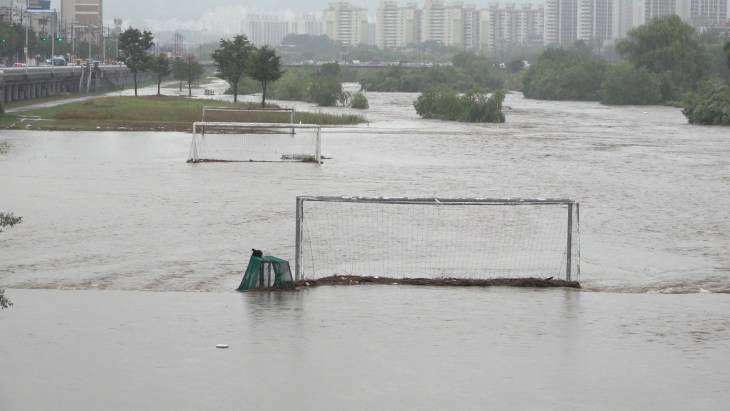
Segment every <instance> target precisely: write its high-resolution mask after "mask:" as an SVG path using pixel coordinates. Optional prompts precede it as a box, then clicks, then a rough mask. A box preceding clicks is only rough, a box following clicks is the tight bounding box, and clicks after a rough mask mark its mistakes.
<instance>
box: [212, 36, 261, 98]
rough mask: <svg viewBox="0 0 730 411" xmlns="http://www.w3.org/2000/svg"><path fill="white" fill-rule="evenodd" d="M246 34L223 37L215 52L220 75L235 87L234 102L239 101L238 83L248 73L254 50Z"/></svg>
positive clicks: (214, 55)
mask: <svg viewBox="0 0 730 411" xmlns="http://www.w3.org/2000/svg"><path fill="white" fill-rule="evenodd" d="M252 48H253V47H252V46H251V43H250V42H249V41H248V39H247V38H246V36H236V37H234V38H233V39H232V40H225V39H221V41H220V46H219V47H218V48H217V49H216V50H215V51H214V52H213V61H215V64H216V65H217V66H218V76H219V77H220V78H222V79H224V80H226V81H228V83H229V84H230V85H231V87H232V88H233V102H234V103H237V102H238V83H239V82H240V81H241V79H242V78H243V76H244V75H245V73H246V68H247V66H248V64H249V60H250V58H251V51H252Z"/></svg>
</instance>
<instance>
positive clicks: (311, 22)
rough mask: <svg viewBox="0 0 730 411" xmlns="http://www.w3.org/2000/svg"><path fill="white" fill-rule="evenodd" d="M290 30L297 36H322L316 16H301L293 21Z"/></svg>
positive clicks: (320, 25) (320, 23)
mask: <svg viewBox="0 0 730 411" xmlns="http://www.w3.org/2000/svg"><path fill="white" fill-rule="evenodd" d="M293 24H294V27H293V28H292V30H293V31H294V32H295V33H297V34H307V35H310V36H319V35H321V34H322V22H321V21H320V20H319V18H317V16H316V15H314V14H312V13H309V14H302V15H301V16H299V17H297V18H296V20H295V21H294V23H293Z"/></svg>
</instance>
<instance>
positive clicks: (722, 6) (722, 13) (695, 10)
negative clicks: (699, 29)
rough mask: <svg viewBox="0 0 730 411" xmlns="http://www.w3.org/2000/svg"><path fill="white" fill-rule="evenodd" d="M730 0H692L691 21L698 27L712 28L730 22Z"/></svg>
mask: <svg viewBox="0 0 730 411" xmlns="http://www.w3.org/2000/svg"><path fill="white" fill-rule="evenodd" d="M729 2H730V1H729V0H692V2H691V4H690V20H691V21H692V23H693V24H695V25H698V26H712V25H718V24H722V23H725V22H727V21H728V14H727V12H728V3H729Z"/></svg>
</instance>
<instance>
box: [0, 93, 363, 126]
mask: <svg viewBox="0 0 730 411" xmlns="http://www.w3.org/2000/svg"><path fill="white" fill-rule="evenodd" d="M211 104H215V105H217V106H221V107H237V108H256V109H258V108H260V105H259V104H255V103H225V102H215V103H211V101H210V100H196V99H188V98H183V97H158V96H149V97H138V98H134V97H103V98H98V99H93V100H88V101H84V102H78V103H70V104H65V105H61V106H58V107H53V108H46V109H39V110H33V111H30V112H26V113H23V114H22V115H12V116H11V115H6V116H4V117H3V118H2V120H0V126H2V127H3V128H15V129H34V130H126V131H135V130H143V131H189V130H191V129H192V124H193V122H195V121H200V120H201V115H202V111H203V107H205V106H209V105H211ZM268 107H272V108H276V106H268ZM218 116H220V117H215V116H214V115H212V116H211V118H209V120H212V121H245V122H267V123H268V122H271V123H286V122H289V115H288V114H283V113H262V112H255V113H236V114H235V117H234V115H233V114H231V113H226V114H225V115H224V114H219V115H218ZM294 120H295V122H297V123H299V122H302V123H315V124H322V125H340V124H358V123H363V122H365V119H364V118H363V117H361V116H356V115H334V114H325V113H307V112H298V113H296V115H295V118H294Z"/></svg>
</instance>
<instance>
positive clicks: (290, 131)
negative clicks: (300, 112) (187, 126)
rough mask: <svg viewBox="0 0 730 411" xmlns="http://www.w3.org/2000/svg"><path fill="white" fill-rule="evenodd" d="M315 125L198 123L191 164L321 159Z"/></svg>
mask: <svg viewBox="0 0 730 411" xmlns="http://www.w3.org/2000/svg"><path fill="white" fill-rule="evenodd" d="M321 136H322V128H321V127H320V126H319V125H316V124H289V123H245V122H211V121H204V122H202V121H201V122H196V123H194V124H193V139H192V143H191V145H190V153H189V156H188V162H189V163H206V162H291V161H297V162H308V163H316V164H319V163H321V161H322V155H321V148H322V142H321Z"/></svg>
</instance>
